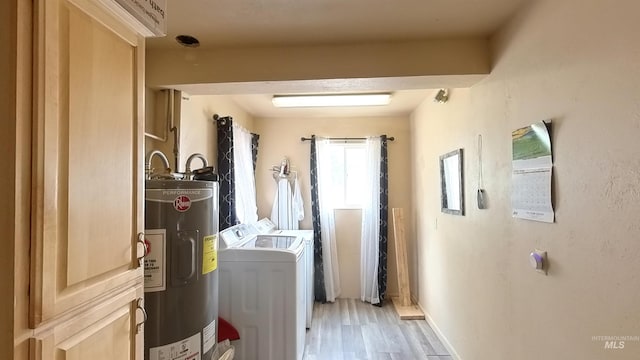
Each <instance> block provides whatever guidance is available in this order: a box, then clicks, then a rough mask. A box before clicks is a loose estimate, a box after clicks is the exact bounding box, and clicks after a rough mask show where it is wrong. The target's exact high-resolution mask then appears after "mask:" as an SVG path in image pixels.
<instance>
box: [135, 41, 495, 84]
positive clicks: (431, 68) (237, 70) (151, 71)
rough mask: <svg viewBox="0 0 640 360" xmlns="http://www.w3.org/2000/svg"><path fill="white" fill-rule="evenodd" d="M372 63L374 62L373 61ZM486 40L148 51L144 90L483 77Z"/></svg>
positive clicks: (487, 62)
mask: <svg viewBox="0 0 640 360" xmlns="http://www.w3.org/2000/svg"><path fill="white" fill-rule="evenodd" d="M372 59H373V60H372ZM489 70H490V59H489V48H488V46H487V40H486V39H484V38H480V39H478V38H476V39H456V40H444V39H437V40H423V41H407V42H381V43H368V44H346V45H345V44H343V45H315V46H308V45H304V46H273V47H263V46H261V47H253V48H227V49H214V50H205V49H184V48H181V49H148V51H147V73H146V74H147V85H149V86H168V85H178V84H207V83H237V82H255V81H283V80H316V79H353V78H379V77H405V76H421V75H425V76H426V75H431V76H436V75H470V74H487V73H488V71H489Z"/></svg>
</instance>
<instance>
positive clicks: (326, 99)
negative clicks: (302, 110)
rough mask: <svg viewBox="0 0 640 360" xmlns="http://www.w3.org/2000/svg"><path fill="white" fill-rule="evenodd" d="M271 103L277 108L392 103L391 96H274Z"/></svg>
mask: <svg viewBox="0 0 640 360" xmlns="http://www.w3.org/2000/svg"><path fill="white" fill-rule="evenodd" d="M271 102H272V103H273V106H275V107H328V106H334V107H340V106H380V105H388V104H389V103H390V102H391V94H390V93H375V94H371V93H369V94H331V95H328V94H319V95H274V96H273V99H271Z"/></svg>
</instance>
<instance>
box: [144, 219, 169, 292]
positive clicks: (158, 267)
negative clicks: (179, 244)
mask: <svg viewBox="0 0 640 360" xmlns="http://www.w3.org/2000/svg"><path fill="white" fill-rule="evenodd" d="M166 239H167V232H166V230H165V229H153V230H145V232H144V244H145V246H146V248H147V255H146V256H145V257H144V291H145V292H154V291H164V290H165V289H166V287H167V282H166V280H167V279H166V272H165V264H166V243H167V242H166Z"/></svg>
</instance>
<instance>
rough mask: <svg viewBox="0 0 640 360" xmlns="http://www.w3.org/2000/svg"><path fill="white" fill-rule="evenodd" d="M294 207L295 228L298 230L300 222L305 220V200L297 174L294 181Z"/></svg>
mask: <svg viewBox="0 0 640 360" xmlns="http://www.w3.org/2000/svg"><path fill="white" fill-rule="evenodd" d="M293 207H294V210H295V216H294V220H295V221H294V226H293V230H298V228H299V225H300V224H299V222H300V221H302V220H304V202H303V201H302V192H300V183H299V182H298V177H297V176H296V179H295V180H294V182H293Z"/></svg>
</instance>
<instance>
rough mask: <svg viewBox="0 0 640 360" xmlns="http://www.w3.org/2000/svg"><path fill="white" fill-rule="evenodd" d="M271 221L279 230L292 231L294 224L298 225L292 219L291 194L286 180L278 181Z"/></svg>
mask: <svg viewBox="0 0 640 360" xmlns="http://www.w3.org/2000/svg"><path fill="white" fill-rule="evenodd" d="M271 221H273V223H274V224H276V226H277V228H278V229H281V230H292V229H293V224H294V222H295V223H296V224H297V223H298V222H297V220H295V218H294V210H293V194H292V193H291V185H289V180H287V179H280V180H278V188H277V189H276V197H275V199H274V200H273V208H271ZM296 229H297V227H296Z"/></svg>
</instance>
